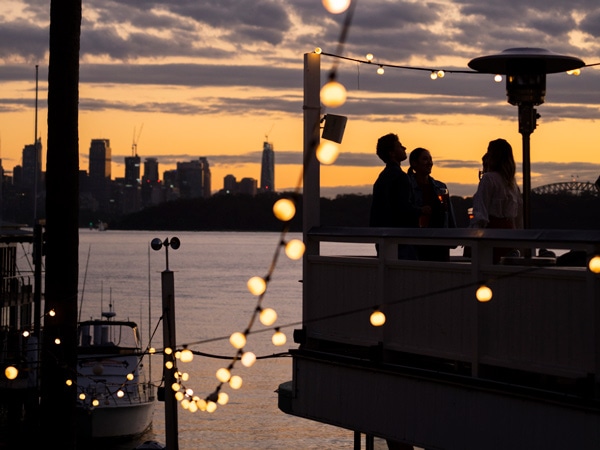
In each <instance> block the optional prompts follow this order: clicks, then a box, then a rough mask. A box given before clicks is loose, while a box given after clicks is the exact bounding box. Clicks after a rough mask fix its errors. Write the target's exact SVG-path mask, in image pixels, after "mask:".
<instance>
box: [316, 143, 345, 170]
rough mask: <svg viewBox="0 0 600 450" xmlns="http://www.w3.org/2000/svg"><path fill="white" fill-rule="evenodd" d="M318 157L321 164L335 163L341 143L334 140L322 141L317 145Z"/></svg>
mask: <svg viewBox="0 0 600 450" xmlns="http://www.w3.org/2000/svg"><path fill="white" fill-rule="evenodd" d="M316 154H317V159H318V160H319V162H320V163H321V164H325V165H329V164H333V163H334V162H335V160H336V159H337V157H338V155H339V154H340V148H339V145H337V144H336V143H335V142H332V141H328V140H325V141H321V143H320V144H319V146H318V147H317V152H316Z"/></svg>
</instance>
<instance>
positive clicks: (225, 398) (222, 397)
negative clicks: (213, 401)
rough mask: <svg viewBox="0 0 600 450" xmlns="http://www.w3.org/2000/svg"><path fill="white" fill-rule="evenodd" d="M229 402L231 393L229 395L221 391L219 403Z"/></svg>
mask: <svg viewBox="0 0 600 450" xmlns="http://www.w3.org/2000/svg"><path fill="white" fill-rule="evenodd" d="M228 402H229V395H227V394H226V393H225V392H220V393H219V398H218V400H217V403H219V405H226V404H227V403H228Z"/></svg>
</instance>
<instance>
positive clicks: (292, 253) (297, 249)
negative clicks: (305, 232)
mask: <svg viewBox="0 0 600 450" xmlns="http://www.w3.org/2000/svg"><path fill="white" fill-rule="evenodd" d="M305 248H306V247H305V245H304V242H302V241H301V240H300V239H292V240H291V241H289V242H288V243H287V244H285V254H286V255H287V257H288V258H290V259H293V260H297V259H300V258H302V255H304V250H305Z"/></svg>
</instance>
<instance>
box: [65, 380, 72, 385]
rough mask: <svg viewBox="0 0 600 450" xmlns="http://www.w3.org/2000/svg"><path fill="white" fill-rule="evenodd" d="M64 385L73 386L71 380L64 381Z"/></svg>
mask: <svg viewBox="0 0 600 450" xmlns="http://www.w3.org/2000/svg"><path fill="white" fill-rule="evenodd" d="M65 384H66V385H67V386H73V380H67V381H65Z"/></svg>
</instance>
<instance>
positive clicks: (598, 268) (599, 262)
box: [588, 256, 600, 273]
mask: <svg viewBox="0 0 600 450" xmlns="http://www.w3.org/2000/svg"><path fill="white" fill-rule="evenodd" d="M588 267H589V268H590V270H591V271H592V272H593V273H600V256H594V257H593V258H592V259H590V262H589V263H588Z"/></svg>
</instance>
